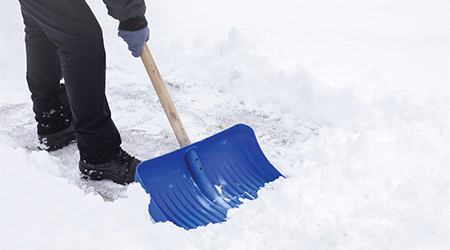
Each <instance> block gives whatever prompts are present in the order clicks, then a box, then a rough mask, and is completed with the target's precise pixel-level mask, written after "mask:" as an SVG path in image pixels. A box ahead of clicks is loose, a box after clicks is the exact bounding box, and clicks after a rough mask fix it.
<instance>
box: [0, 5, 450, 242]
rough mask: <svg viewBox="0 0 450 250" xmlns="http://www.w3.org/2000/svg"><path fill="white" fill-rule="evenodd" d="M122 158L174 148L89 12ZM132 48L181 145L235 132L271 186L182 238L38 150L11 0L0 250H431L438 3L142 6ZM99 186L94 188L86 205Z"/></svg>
mask: <svg viewBox="0 0 450 250" xmlns="http://www.w3.org/2000/svg"><path fill="white" fill-rule="evenodd" d="M88 3H89V4H90V6H91V8H92V9H93V11H94V12H95V14H96V16H97V18H98V20H99V22H100V24H101V25H102V28H103V32H104V39H105V46H106V51H107V95H108V99H109V103H110V106H111V109H112V113H113V119H114V121H115V123H116V125H117V127H118V128H119V130H120V132H121V134H122V139H123V145H122V146H123V148H124V149H125V150H127V151H128V152H130V153H131V154H133V155H135V156H137V157H138V158H139V159H142V160H146V159H151V158H153V157H156V156H159V155H162V154H165V153H168V152H171V151H173V150H175V149H177V148H178V146H177V142H176V139H175V136H174V135H173V133H172V131H171V129H170V126H169V123H168V121H167V118H166V117H165V114H164V112H163V110H162V108H161V105H160V103H159V101H158V99H157V96H156V93H155V91H154V90H153V88H152V85H151V83H150V80H149V78H148V76H147V75H146V72H145V70H144V67H143V65H142V62H141V61H140V60H139V59H135V58H133V57H132V56H131V55H130V53H129V52H128V51H127V46H126V44H125V43H124V42H123V41H122V40H121V39H120V38H119V37H118V36H117V25H118V23H117V21H116V20H114V19H113V18H111V17H110V16H108V15H107V11H106V8H105V6H104V5H103V3H102V2H101V1H93V0H89V1H88ZM147 6H148V9H147V14H146V16H147V18H148V20H149V27H150V29H151V39H150V41H149V47H150V49H151V51H152V53H153V55H154V57H155V60H156V63H157V65H158V67H159V70H160V71H161V74H162V76H163V78H164V80H165V82H166V84H167V86H168V89H169V92H170V94H171V96H172V98H173V99H174V102H175V106H176V107H177V109H178V112H179V114H180V117H181V119H182V120H183V123H184V125H185V127H186V130H187V132H188V134H189V135H190V137H191V140H192V141H199V140H202V139H203V138H206V137H209V136H211V135H214V134H215V133H217V132H220V131H222V130H223V129H225V128H228V127H231V126H232V125H234V124H237V123H245V124H248V125H249V126H251V127H252V128H253V129H254V130H255V133H256V136H257V138H258V141H259V144H260V145H261V147H262V149H263V151H264V153H265V155H266V156H267V158H268V159H269V160H270V161H271V162H272V164H273V165H274V166H275V167H276V168H277V169H278V170H279V171H280V172H282V173H283V174H284V175H285V176H286V178H285V179H278V180H276V181H274V182H272V183H269V184H268V185H267V186H266V187H265V188H263V189H261V190H260V191H259V192H258V195H259V197H258V199H256V200H252V201H250V200H246V201H244V204H243V205H241V206H240V207H239V208H238V209H232V210H230V211H229V212H228V220H227V221H226V222H224V223H222V224H210V225H207V226H205V227H200V228H198V229H195V230H189V231H186V230H184V229H182V228H179V227H177V226H175V225H173V224H171V223H156V224H155V223H152V221H151V219H150V218H149V214H148V211H147V206H148V203H149V200H150V197H149V196H148V195H147V194H146V193H145V191H144V190H143V189H142V188H141V186H140V185H139V184H131V185H129V186H126V187H123V186H119V185H116V184H114V183H112V182H108V181H103V182H101V184H95V183H94V184H93V183H92V182H87V181H85V180H84V179H82V178H80V174H79V173H78V168H77V164H78V157H79V155H78V151H77V148H76V146H75V145H74V144H71V145H70V146H68V147H66V148H64V149H62V150H59V151H56V152H51V153H48V152H46V151H40V150H38V149H37V146H36V143H37V138H36V137H37V136H36V122H35V121H34V118H33V112H32V107H31V105H32V104H31V99H30V94H29V91H28V89H27V84H26V80H25V65H26V61H25V49H24V41H23V40H24V39H23V37H24V32H23V28H24V26H23V23H22V19H21V14H20V7H19V3H18V1H6V2H5V3H3V5H2V8H1V9H0V13H1V14H0V22H1V23H2V24H4V25H2V33H3V34H2V36H1V38H0V48H1V49H0V53H1V54H0V58H1V59H0V62H1V64H0V72H1V75H0V86H1V92H0V93H1V94H0V117H1V119H0V156H1V158H2V159H1V160H0V248H1V249H67V248H70V249H448V246H450V238H449V237H448V236H449V235H450V3H449V1H446V0H435V1H426V0H412V1H406V0H395V1H389V0H379V1H370V2H369V1H357V0H343V1H331V0H319V1H303V0H300V1H292V0H280V1H266V0H263V1H254V0H251V1H237V0H231V1H221V2H218V1H206V0H194V1H174V0H164V1H163V0H152V1H149V0H147ZM99 188H101V189H102V193H101V194H99V192H98V190H99Z"/></svg>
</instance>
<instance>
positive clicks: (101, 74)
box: [20, 0, 121, 164]
mask: <svg viewBox="0 0 450 250" xmlns="http://www.w3.org/2000/svg"><path fill="white" fill-rule="evenodd" d="M20 2H21V5H22V8H23V9H24V10H25V12H26V13H28V15H29V16H30V17H31V18H32V19H34V20H35V22H36V23H37V24H38V26H39V27H40V28H41V29H42V30H43V32H44V33H45V35H46V36H47V37H48V38H49V40H51V42H52V43H53V44H55V45H56V47H57V52H58V55H59V58H60V59H61V65H62V72H63V75H64V79H65V86H66V91H67V96H68V100H69V103H70V107H71V110H72V117H73V124H74V128H75V130H76V132H77V144H78V148H79V150H80V154H81V159H82V160H84V161H87V162H89V163H93V164H95V163H98V162H105V161H107V160H110V159H113V158H114V157H115V156H116V155H117V153H118V152H119V150H120V144H121V139H120V135H119V132H118V131H117V128H116V126H115V125H114V123H113V121H112V120H111V113H110V109H109V106H108V102H107V100H106V95H105V50H104V45H103V37H102V31H101V28H100V26H99V24H98V22H97V20H96V18H95V17H94V15H93V13H92V11H91V10H90V8H89V7H88V5H87V4H86V3H85V2H84V0H53V1H51V0H20ZM58 80H59V79H58Z"/></svg>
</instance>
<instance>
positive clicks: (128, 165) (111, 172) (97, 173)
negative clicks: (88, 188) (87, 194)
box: [78, 149, 141, 185]
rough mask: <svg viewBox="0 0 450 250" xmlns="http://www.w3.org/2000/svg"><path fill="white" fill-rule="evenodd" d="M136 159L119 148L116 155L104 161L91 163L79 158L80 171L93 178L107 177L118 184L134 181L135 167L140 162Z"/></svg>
mask: <svg viewBox="0 0 450 250" xmlns="http://www.w3.org/2000/svg"><path fill="white" fill-rule="evenodd" d="M140 162H141V161H139V160H138V159H136V158H135V157H132V156H130V155H129V154H128V153H127V152H125V151H124V150H122V149H120V151H119V153H118V154H117V156H116V157H115V158H114V159H113V160H110V161H107V162H105V163H98V164H91V163H88V162H86V161H84V160H80V163H79V165H78V166H79V168H80V172H81V173H82V174H84V175H86V176H89V177H90V178H91V179H93V180H101V179H109V180H112V181H114V182H115V183H118V184H122V185H124V184H129V183H131V182H134V174H135V172H136V167H137V165H138V164H139V163H140Z"/></svg>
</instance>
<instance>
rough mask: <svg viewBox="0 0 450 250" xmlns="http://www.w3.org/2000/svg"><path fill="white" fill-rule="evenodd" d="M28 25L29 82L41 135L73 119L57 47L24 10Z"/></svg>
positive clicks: (24, 18) (67, 124) (67, 123)
mask: <svg viewBox="0 0 450 250" xmlns="http://www.w3.org/2000/svg"><path fill="white" fill-rule="evenodd" d="M22 15H23V20H24V24H25V32H26V34H25V46H26V52H27V53H26V56H27V82H28V87H29V89H30V92H31V98H32V100H33V111H34V113H35V118H36V121H37V122H38V126H37V131H38V134H39V135H48V134H53V133H56V132H59V131H61V130H64V129H65V128H67V127H68V126H69V125H70V123H71V122H72V116H71V111H70V106H69V102H68V100H67V94H66V90H65V88H64V85H61V84H60V80H61V76H62V72H61V62H60V60H59V56H58V53H57V47H56V45H55V44H53V43H52V42H51V41H50V40H49V39H48V37H47V36H46V35H45V33H44V31H43V30H42V29H41V27H40V26H39V25H38V24H37V23H36V21H35V20H34V19H33V18H32V17H31V16H30V15H29V14H28V12H27V11H26V10H22Z"/></svg>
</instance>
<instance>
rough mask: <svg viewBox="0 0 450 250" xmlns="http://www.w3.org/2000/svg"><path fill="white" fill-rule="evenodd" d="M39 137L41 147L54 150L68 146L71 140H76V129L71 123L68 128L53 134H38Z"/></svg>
mask: <svg viewBox="0 0 450 250" xmlns="http://www.w3.org/2000/svg"><path fill="white" fill-rule="evenodd" d="M38 139H39V148H40V149H44V150H47V151H54V150H57V149H60V148H63V147H65V146H67V145H68V144H69V143H71V142H75V140H76V139H75V130H74V129H73V126H72V125H70V126H69V127H67V128H66V129H63V130H61V131H59V132H56V133H53V134H48V135H38Z"/></svg>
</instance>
